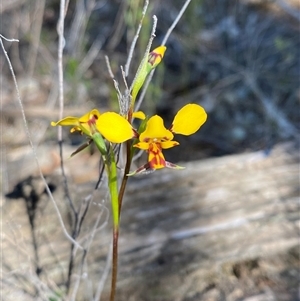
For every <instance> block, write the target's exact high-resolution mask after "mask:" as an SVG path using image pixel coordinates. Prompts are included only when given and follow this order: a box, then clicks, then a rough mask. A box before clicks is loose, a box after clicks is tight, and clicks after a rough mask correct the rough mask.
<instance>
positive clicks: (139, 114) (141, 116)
mask: <svg viewBox="0 0 300 301" xmlns="http://www.w3.org/2000/svg"><path fill="white" fill-rule="evenodd" d="M132 117H133V118H137V119H142V120H144V119H146V115H145V113H144V112H142V111H137V112H133V114H132Z"/></svg>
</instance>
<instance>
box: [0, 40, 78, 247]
mask: <svg viewBox="0 0 300 301" xmlns="http://www.w3.org/2000/svg"><path fill="white" fill-rule="evenodd" d="M0 45H1V48H2V50H3V52H4V55H5V58H6V61H7V63H8V66H9V69H10V72H11V75H12V78H13V82H14V85H15V89H16V94H17V100H18V103H19V106H20V110H21V114H22V119H23V123H24V129H25V133H26V136H27V138H28V141H29V145H30V147H31V150H32V153H33V156H34V160H35V163H36V165H37V169H38V172H39V175H40V177H41V179H42V180H43V183H44V186H45V189H46V191H47V193H48V195H49V198H50V200H51V201H52V203H53V206H54V208H55V211H56V213H57V216H58V219H59V222H60V224H61V227H62V230H63V232H64V234H65V236H66V237H67V239H69V240H70V241H71V242H72V243H73V244H75V245H76V246H77V247H78V248H79V249H83V248H82V246H81V245H79V244H78V243H77V242H76V241H75V240H74V239H73V238H72V237H71V236H70V235H69V233H68V231H67V229H66V227H65V224H64V222H63V218H62V216H61V214H60V211H59V208H58V206H57V204H56V201H55V199H54V197H53V195H52V192H51V190H50V188H49V186H48V184H47V181H46V179H45V177H44V175H43V173H42V169H41V166H40V163H39V160H38V157H37V152H36V147H35V146H34V144H33V141H32V138H31V134H30V131H29V128H28V123H27V119H26V115H25V111H24V107H23V102H22V100H21V96H20V91H19V87H18V83H17V79H16V75H15V72H14V70H13V67H12V64H11V61H10V59H9V57H8V54H7V52H6V50H5V48H4V45H3V41H2V36H1V38H0Z"/></svg>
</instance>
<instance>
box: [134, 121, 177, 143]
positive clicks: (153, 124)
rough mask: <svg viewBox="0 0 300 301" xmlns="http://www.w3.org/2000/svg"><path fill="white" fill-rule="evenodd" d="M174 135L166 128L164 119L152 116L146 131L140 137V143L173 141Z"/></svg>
mask: <svg viewBox="0 0 300 301" xmlns="http://www.w3.org/2000/svg"><path fill="white" fill-rule="evenodd" d="M173 137H174V135H173V134H172V133H171V132H170V131H169V130H167V129H166V128H165V126H164V121H163V119H162V118H161V117H160V116H158V115H154V116H152V117H151V118H150V119H149V120H148V122H147V126H146V129H145V131H144V132H143V133H141V135H140V141H142V142H144V141H145V142H148V140H149V139H158V140H172V139H173Z"/></svg>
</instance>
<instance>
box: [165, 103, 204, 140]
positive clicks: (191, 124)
mask: <svg viewBox="0 0 300 301" xmlns="http://www.w3.org/2000/svg"><path fill="white" fill-rule="evenodd" d="M206 119H207V114H206V112H205V110H204V109H203V108H202V107H201V106H199V105H197V104H187V105H185V106H184V107H183V108H181V109H180V110H179V111H178V112H177V114H176V116H175V118H174V120H173V123H172V126H171V128H170V131H171V132H173V133H175V134H181V135H192V134H194V133H195V132H197V131H198V130H199V128H200V127H201V125H202V124H203V123H204V122H205V121H206Z"/></svg>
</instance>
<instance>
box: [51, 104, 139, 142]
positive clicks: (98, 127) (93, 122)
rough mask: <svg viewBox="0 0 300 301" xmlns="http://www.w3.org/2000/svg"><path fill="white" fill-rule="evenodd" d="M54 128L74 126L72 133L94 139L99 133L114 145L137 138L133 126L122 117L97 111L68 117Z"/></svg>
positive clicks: (52, 123) (55, 124)
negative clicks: (77, 132) (79, 133)
mask: <svg viewBox="0 0 300 301" xmlns="http://www.w3.org/2000/svg"><path fill="white" fill-rule="evenodd" d="M51 125H52V126H58V125H61V126H72V128H71V130H70V131H71V132H75V131H79V132H81V133H84V134H85V135H87V136H89V137H92V136H93V134H95V133H96V132H97V131H98V132H99V133H100V134H101V135H102V136H103V137H104V138H105V139H106V140H108V141H110V142H112V143H122V142H124V141H126V140H129V139H131V138H133V137H135V136H136V133H135V131H134V129H133V128H132V126H131V124H130V123H129V122H128V121H127V120H126V119H125V118H124V117H122V116H120V115H119V114H117V113H114V112H106V113H103V114H100V112H99V111H98V110H96V109H94V110H91V111H90V112H88V113H86V114H85V115H83V116H81V117H79V118H78V117H73V116H68V117H65V118H63V119H61V120H59V121H57V122H51Z"/></svg>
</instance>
